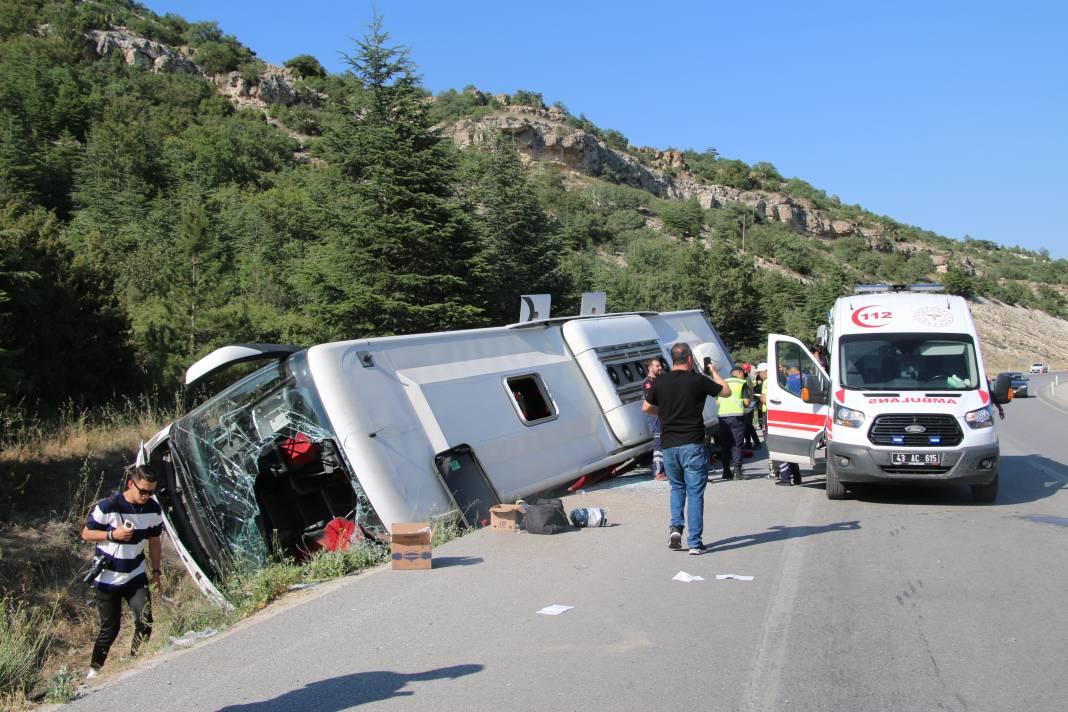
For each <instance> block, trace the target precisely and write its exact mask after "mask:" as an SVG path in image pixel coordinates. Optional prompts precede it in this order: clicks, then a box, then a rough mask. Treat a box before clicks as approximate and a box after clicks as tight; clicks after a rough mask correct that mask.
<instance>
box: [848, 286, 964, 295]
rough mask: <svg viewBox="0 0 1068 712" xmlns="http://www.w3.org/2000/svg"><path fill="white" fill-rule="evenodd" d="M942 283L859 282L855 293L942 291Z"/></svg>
mask: <svg viewBox="0 0 1068 712" xmlns="http://www.w3.org/2000/svg"><path fill="white" fill-rule="evenodd" d="M944 289H945V287H943V286H942V285H941V284H858V285H857V286H855V287H853V293H854V294H875V293H877V292H941V291H943V290H944Z"/></svg>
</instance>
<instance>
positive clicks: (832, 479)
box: [827, 460, 846, 499]
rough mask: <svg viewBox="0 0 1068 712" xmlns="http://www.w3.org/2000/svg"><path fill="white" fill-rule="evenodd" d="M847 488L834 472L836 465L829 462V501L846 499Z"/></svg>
mask: <svg viewBox="0 0 1068 712" xmlns="http://www.w3.org/2000/svg"><path fill="white" fill-rule="evenodd" d="M845 498H846V488H845V485H844V484H842V481H841V480H840V479H838V473H837V472H835V471H834V465H833V464H831V462H830V461H829V460H828V462H827V499H845Z"/></svg>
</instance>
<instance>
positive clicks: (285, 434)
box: [172, 352, 370, 564]
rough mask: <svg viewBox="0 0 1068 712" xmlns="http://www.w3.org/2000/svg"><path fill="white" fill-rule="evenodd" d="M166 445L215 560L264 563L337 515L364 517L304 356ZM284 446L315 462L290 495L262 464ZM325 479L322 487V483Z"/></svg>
mask: <svg viewBox="0 0 1068 712" xmlns="http://www.w3.org/2000/svg"><path fill="white" fill-rule="evenodd" d="M172 438H173V440H172V442H173V446H174V448H175V450H176V454H177V455H178V459H179V460H180V462H181V464H182V465H183V469H184V471H185V474H186V477H187V479H188V482H187V483H186V484H187V486H189V488H190V489H191V490H192V491H193V493H194V494H195V500H196V503H197V505H198V506H197V513H198V514H199V515H200V518H201V519H202V520H203V523H204V524H205V525H206V526H207V528H209V529H210V530H211V534H212V535H213V538H214V539H215V544H216V545H217V546H218V549H219V551H220V552H225V553H224V556H228V557H230V558H231V559H234V560H244V561H246V562H249V563H254V564H256V563H263V562H265V561H266V559H267V554H268V551H269V549H270V547H269V546H268V537H271V536H280V537H281V538H285V539H286V541H285V542H283V543H284V544H292V543H296V544H298V545H299V544H300V543H301V537H302V535H303V534H304V533H305V529H306V528H309V527H314V526H316V525H318V524H325V522H326V520H328V519H330V518H331V517H334V516H340V517H346V518H350V519H354V520H355V521H357V522H360V521H361V520H362V519H365V518H366V516H367V514H368V513H369V512H370V506H369V504H368V503H367V500H366V498H365V497H364V496H363V493H362V490H361V489H360V487H359V485H358V483H357V482H356V481H355V479H353V478H351V477H350V476H349V475H348V473H347V468H345V467H344V466H343V465H342V462H341V460H342V458H341V455H340V453H339V452H338V449H337V447H336V446H335V445H334V444H333V443H334V442H335V435H334V433H333V432H332V430H331V429H330V426H329V421H328V419H327V418H326V417H325V414H324V413H323V409H322V405H321V404H320V402H319V398H318V396H317V394H316V392H315V387H314V384H313V382H312V380H311V376H310V374H309V373H308V372H307V359H306V355H305V354H304V353H303V352H301V353H298V354H294V355H293V356H291V357H289V358H288V359H287V360H286V361H280V362H277V363H272V364H271V365H268V366H265V367H263V368H261V369H259V370H257V371H255V372H253V373H251V374H249V375H248V376H246V377H245V378H243V379H242V380H240V381H238V382H237V383H235V384H234V385H232V386H230V387H229V388H227V389H226V390H224V391H222V392H221V393H219V394H218V395H216V396H214V397H213V398H211V399H210V400H208V401H207V402H205V403H204V404H203V405H201V406H200V407H198V408H197V409H195V410H193V411H192V412H190V413H189V414H188V415H187V416H185V417H184V418H182V419H181V420H179V421H178V422H177V423H175V427H174V429H173V431H172ZM287 443H304V444H305V445H304V447H305V448H314V449H315V452H316V453H320V457H319V460H318V465H319V466H318V467H317V468H315V469H316V472H313V473H311V474H310V475H309V474H308V473H304V474H302V475H301V478H302V481H301V486H300V489H299V490H296V491H295V490H293V489H292V488H291V485H290V481H291V480H292V479H294V477H295V475H293V474H292V473H290V472H288V471H287V470H286V468H285V467H284V466H282V472H281V474H279V468H278V466H275V467H274V468H273V469H272V468H271V467H268V466H267V464H265V463H268V461H269V460H270V461H271V462H279V461H278V459H277V457H275V458H274V460H271V456H272V454H274V453H277V452H278V450H279V447H280V444H281V446H282V447H284V446H285V444H287ZM324 462H329V463H330V464H329V465H324V464H322V463H324ZM306 469H307V468H305V470H306ZM323 470H327V472H326V473H325V475H326V479H328V480H329V481H328V482H321V481H322V480H324V472H323ZM316 478H318V479H316ZM279 482H281V483H282V484H283V485H285V487H286V489H285V490H284V491H281V490H279V484H278V483H279ZM341 510H345V511H341ZM279 530H281V531H279Z"/></svg>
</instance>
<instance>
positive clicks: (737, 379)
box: [716, 366, 752, 480]
mask: <svg viewBox="0 0 1068 712" xmlns="http://www.w3.org/2000/svg"><path fill="white" fill-rule="evenodd" d="M727 387H728V388H729V389H730V390H729V392H727V393H726V394H725V395H721V396H720V397H719V398H717V399H716V406H717V409H718V410H717V413H718V415H719V459H720V461H722V462H723V479H725V480H733V479H739V480H740V479H742V441H743V440H744V439H745V423H744V422H742V419H743V418H744V417H745V415H746V408H747V407H748V406H749V402H750V400H751V397H750V388H749V381H748V380H746V378H745V371H743V370H742V367H741V366H735V367H734V368H732V369H731V375H730V378H728V379H727ZM749 417H750V418H751V417H752V413H750V414H749ZM732 467H733V468H734V469H733V472H732V470H731V468H732Z"/></svg>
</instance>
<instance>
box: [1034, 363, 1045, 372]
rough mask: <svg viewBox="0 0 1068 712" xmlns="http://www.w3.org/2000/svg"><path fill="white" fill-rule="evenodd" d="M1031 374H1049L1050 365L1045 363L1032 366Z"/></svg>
mask: <svg viewBox="0 0 1068 712" xmlns="http://www.w3.org/2000/svg"><path fill="white" fill-rule="evenodd" d="M1031 373H1049V365H1048V364H1045V363H1033V364H1031Z"/></svg>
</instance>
